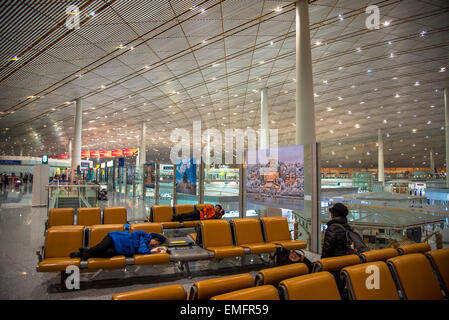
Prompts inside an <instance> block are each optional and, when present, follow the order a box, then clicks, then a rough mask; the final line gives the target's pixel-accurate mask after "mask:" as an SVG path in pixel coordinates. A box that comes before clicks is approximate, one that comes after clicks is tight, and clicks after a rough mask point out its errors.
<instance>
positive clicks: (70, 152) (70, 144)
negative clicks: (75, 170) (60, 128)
mask: <svg viewBox="0 0 449 320" xmlns="http://www.w3.org/2000/svg"><path fill="white" fill-rule="evenodd" d="M69 159H72V139H69Z"/></svg>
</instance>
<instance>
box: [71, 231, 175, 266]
mask: <svg viewBox="0 0 449 320" xmlns="http://www.w3.org/2000/svg"><path fill="white" fill-rule="evenodd" d="M166 241H167V238H165V237H164V236H163V235H161V234H158V233H146V232H144V231H140V230H138V231H134V232H132V233H127V232H122V231H112V232H109V233H108V234H107V235H106V237H104V239H103V240H101V242H100V243H99V244H97V245H96V246H93V247H92V248H79V252H72V253H71V254H70V257H71V258H82V259H83V260H87V259H89V258H111V257H114V256H118V255H123V256H126V257H132V256H133V255H134V254H150V253H166V252H167V249H166V248H165V247H159V246H160V245H161V244H163V243H165V242H166Z"/></svg>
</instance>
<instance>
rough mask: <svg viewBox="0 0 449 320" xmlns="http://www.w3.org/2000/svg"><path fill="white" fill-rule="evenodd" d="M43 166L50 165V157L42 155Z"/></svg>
mask: <svg viewBox="0 0 449 320" xmlns="http://www.w3.org/2000/svg"><path fill="white" fill-rule="evenodd" d="M42 164H48V155H46V154H43V155H42Z"/></svg>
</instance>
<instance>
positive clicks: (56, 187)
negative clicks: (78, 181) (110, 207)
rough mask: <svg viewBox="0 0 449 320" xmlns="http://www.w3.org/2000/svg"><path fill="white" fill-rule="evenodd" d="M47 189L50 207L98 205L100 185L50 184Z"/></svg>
mask: <svg viewBox="0 0 449 320" xmlns="http://www.w3.org/2000/svg"><path fill="white" fill-rule="evenodd" d="M47 190H48V207H49V209H52V208H82V207H97V206H98V203H97V199H98V196H97V195H98V191H99V190H100V186H99V185H94V184H93V185H69V184H50V185H48V186H47Z"/></svg>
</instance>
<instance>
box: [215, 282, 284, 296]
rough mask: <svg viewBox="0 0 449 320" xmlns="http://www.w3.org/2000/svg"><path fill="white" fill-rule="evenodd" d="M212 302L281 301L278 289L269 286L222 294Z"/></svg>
mask: <svg viewBox="0 0 449 320" xmlns="http://www.w3.org/2000/svg"><path fill="white" fill-rule="evenodd" d="M210 300H279V295H278V292H277V290H276V288H275V287H273V286H272V285H269V284H268V285H265V286H259V287H254V288H247V289H241V290H237V291H232V292H229V293H225V294H221V295H218V296H215V297H212V298H211V299H210Z"/></svg>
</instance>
